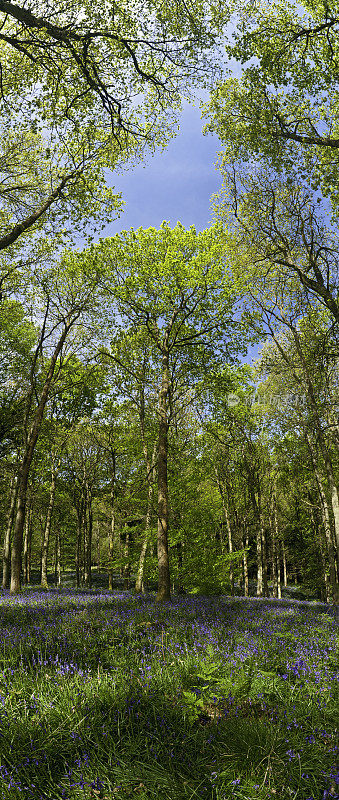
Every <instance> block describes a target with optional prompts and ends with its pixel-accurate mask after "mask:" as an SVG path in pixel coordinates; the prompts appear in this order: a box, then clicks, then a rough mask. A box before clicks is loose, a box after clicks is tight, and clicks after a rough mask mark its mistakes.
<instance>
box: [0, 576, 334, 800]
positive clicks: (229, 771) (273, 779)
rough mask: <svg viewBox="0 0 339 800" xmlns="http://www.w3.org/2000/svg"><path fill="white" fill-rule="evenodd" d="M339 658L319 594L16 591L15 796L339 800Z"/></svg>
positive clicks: (6, 747) (12, 683) (8, 712)
mask: <svg viewBox="0 0 339 800" xmlns="http://www.w3.org/2000/svg"><path fill="white" fill-rule="evenodd" d="M336 665H337V661H336V648H335V620H334V617H333V613H332V614H331V612H330V611H328V609H326V607H325V606H321V605H319V604H318V605H316V604H310V603H302V602H297V601H295V602H289V601H285V600H281V601H273V600H255V599H251V600H245V599H240V598H239V599H233V600H232V599H230V598H229V599H217V598H215V599H213V598H209V599H208V598H200V597H195V598H192V597H188V598H186V597H185V598H180V599H176V600H175V601H174V602H173V603H171V604H169V605H167V606H166V607H157V606H155V605H154V598H153V597H151V596H145V597H142V598H137V597H135V596H133V595H132V594H128V593H124V592H120V593H118V592H116V593H114V594H113V595H112V594H111V595H110V594H109V593H108V592H104V591H102V592H101V593H93V594H85V593H81V592H79V593H76V592H74V591H66V590H64V591H60V592H48V593H43V594H42V593H38V592H26V593H24V594H22V595H21V596H20V597H8V595H4V594H2V595H0V764H1V766H0V797H1V798H2V800H18V798H19V797H20V798H21V800H22V799H23V800H42V799H44V800H47V798H49V800H61V798H65V800H75V798H82V800H87V799H88V800H89V798H105V800H106V799H108V798H110V800H111V799H112V798H115V799H116V800H123V799H125V798H138V800H155V799H156V800H196V798H201V799H202V800H223V799H224V800H225V799H226V798H234V800H241V798H242V800H252V799H253V800H268V798H277V800H278V798H279V800H311V798H312V800H322V798H323V797H326V796H328V797H329V798H333V797H334V796H335V794H336V792H338V786H337V784H336V780H337V764H336V731H335V720H336V717H337V712H338V694H337V695H336V692H338V684H337V683H336V680H335V674H336ZM336 787H337V788H336ZM327 792H329V794H328V795H326V793H327ZM324 793H325V794H324Z"/></svg>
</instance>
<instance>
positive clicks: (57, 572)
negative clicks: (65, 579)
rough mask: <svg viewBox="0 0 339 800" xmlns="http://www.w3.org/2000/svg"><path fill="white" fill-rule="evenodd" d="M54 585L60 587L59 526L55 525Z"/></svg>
mask: <svg viewBox="0 0 339 800" xmlns="http://www.w3.org/2000/svg"><path fill="white" fill-rule="evenodd" d="M54 583H55V585H56V586H61V542H60V527H59V525H57V527H56V531H55V565H54Z"/></svg>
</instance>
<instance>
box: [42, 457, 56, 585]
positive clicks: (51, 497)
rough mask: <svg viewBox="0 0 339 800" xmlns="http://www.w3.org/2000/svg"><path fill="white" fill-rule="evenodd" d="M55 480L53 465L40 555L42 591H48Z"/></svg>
mask: <svg viewBox="0 0 339 800" xmlns="http://www.w3.org/2000/svg"><path fill="white" fill-rule="evenodd" d="M56 478H57V473H56V468H55V466H54V464H53V466H52V473H51V487H50V493H49V504H48V509H47V516H46V525H45V531H44V536H43V541H42V553H41V587H42V588H43V589H48V579H47V559H48V546H49V539H50V535H51V525H52V514H53V508H54V500H55V490H56Z"/></svg>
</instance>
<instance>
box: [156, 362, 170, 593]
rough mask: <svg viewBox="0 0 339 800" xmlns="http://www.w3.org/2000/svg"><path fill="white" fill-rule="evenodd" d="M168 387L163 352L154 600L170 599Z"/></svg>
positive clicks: (167, 367) (168, 381)
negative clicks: (156, 570) (156, 564)
mask: <svg viewBox="0 0 339 800" xmlns="http://www.w3.org/2000/svg"><path fill="white" fill-rule="evenodd" d="M169 388H170V379H169V358H168V352H167V351H165V352H163V358H162V382H161V391H160V398H159V439H158V591H157V595H156V601H157V602H162V601H166V600H170V599H171V580H170V568H169V556H168V521H169V504H168V480H167V458H168V419H167V402H168V392H169Z"/></svg>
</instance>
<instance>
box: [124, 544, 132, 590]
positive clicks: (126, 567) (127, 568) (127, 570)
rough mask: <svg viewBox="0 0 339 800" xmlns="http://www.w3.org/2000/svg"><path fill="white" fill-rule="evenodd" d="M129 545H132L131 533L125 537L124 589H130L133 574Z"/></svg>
mask: <svg viewBox="0 0 339 800" xmlns="http://www.w3.org/2000/svg"><path fill="white" fill-rule="evenodd" d="M129 543H130V533H129V531H126V536H125V545H124V573H123V577H124V589H129V576H130V572H131V565H130V560H129Z"/></svg>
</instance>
